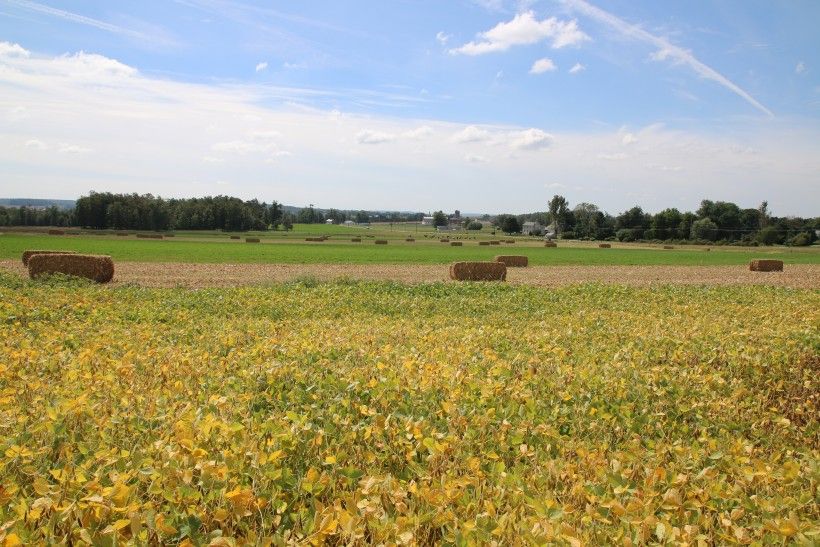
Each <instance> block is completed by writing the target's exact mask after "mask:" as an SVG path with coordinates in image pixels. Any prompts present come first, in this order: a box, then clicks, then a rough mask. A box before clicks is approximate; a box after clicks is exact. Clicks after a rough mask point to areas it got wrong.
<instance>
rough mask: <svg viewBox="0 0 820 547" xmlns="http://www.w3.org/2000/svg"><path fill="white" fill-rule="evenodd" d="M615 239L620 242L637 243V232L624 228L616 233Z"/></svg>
mask: <svg viewBox="0 0 820 547" xmlns="http://www.w3.org/2000/svg"><path fill="white" fill-rule="evenodd" d="M615 237H616V238H618V241H635V240H636V239H638V238H637V236H636V234H635V230H633V229H632V228H622V229H620V230H618V231H617V232H615Z"/></svg>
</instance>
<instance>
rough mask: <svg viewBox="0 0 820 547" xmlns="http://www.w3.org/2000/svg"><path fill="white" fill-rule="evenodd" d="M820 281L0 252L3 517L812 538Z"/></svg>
mask: <svg viewBox="0 0 820 547" xmlns="http://www.w3.org/2000/svg"><path fill="white" fill-rule="evenodd" d="M818 310H820V293H818V291H816V290H806V289H790V288H779V287H721V288H706V287H692V286H660V287H631V288H630V287H624V286H617V285H580V286H579V285H573V286H568V287H561V288H550V289H543V288H538V287H531V286H514V285H509V284H507V285H502V284H456V283H449V284H445V283H439V284H421V285H403V284H396V283H390V282H352V281H344V282H331V283H316V282H309V283H286V284H277V285H273V286H269V287H241V288H232V289H217V288H209V289H202V290H195V291H192V290H187V289H161V288H158V289H154V288H143V287H137V286H118V287H117V286H115V287H113V288H109V287H100V286H94V285H91V284H88V283H81V282H65V281H61V280H59V279H51V280H49V281H36V282H30V281H26V280H23V279H21V278H20V277H18V276H16V275H11V274H7V273H2V272H0V324H2V325H3V328H2V329H0V521H2V523H3V528H2V531H0V535H2V537H0V541H4V540H5V541H7V542H9V541H11V542H12V543H14V542H16V541H18V540H19V541H22V542H26V543H57V542H70V543H75V544H80V543H92V542H93V543H95V544H124V543H127V542H131V543H134V544H146V543H154V544H157V543H185V542H188V543H187V544H208V543H212V544H216V545H232V544H234V542H237V543H243V542H244V543H250V544H256V543H265V542H267V541H270V542H273V543H274V544H283V543H285V542H292V543H294V544H296V543H313V544H321V543H331V544H341V543H345V544H347V543H354V544H355V543H359V544H370V543H380V542H381V543H386V544H388V543H390V544H404V545H416V544H418V545H423V544H430V543H438V542H442V543H448V544H471V543H477V544H481V543H484V544H487V543H493V542H495V543H498V544H514V543H516V542H526V543H558V544H574V545H579V544H587V545H601V544H612V543H629V542H631V543H633V544H635V543H687V544H697V543H698V542H704V543H706V544H725V543H732V542H742V543H749V542H761V543H764V544H775V543H777V544H780V543H786V542H798V543H803V544H811V543H812V542H814V541H816V540H817V538H818V537H820V536H818V534H820V528H819V527H818V522H820V511H818V505H817V503H816V500H817V498H816V496H817V484H818V482H817V481H818V475H817V470H818V467H820V429H818V425H819V424H818V416H819V415H820V412H819V411H820V407H818V394H820V384H818V378H819V377H820V375H819V374H818V373H820V356H818V348H820V311H818Z"/></svg>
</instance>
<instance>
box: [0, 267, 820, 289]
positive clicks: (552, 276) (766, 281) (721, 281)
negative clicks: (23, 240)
mask: <svg viewBox="0 0 820 547" xmlns="http://www.w3.org/2000/svg"><path fill="white" fill-rule="evenodd" d="M0 268H3V269H6V270H9V271H12V272H15V273H17V274H19V275H21V276H25V275H27V270H26V268H25V267H24V266H23V265H22V264H21V263H20V261H18V260H0ZM784 270H785V271H783V272H750V271H749V269H748V267H747V266H743V265H738V266H531V267H528V268H508V269H507V281H508V282H509V283H512V284H528V285H537V286H542V287H557V286H562V285H569V284H573V283H586V282H601V283H618V284H625V285H639V286H645V285H654V284H670V283H671V284H683V285H776V286H783V287H795V288H804V289H820V266H818V265H811V264H787V265H786V266H785V268H784ZM300 277H313V278H316V279H319V280H326V279H337V278H341V277H347V278H351V279H367V280H391V281H400V282H404V283H423V282H434V281H449V279H448V266H447V265H446V264H442V265H399V264H379V265H372V264H182V263H154V262H118V263H117V264H116V265H115V270H114V281H113V284H114V285H121V284H125V283H134V284H138V285H142V286H146V287H189V288H199V287H235V286H239V285H254V284H265V283H277V282H282V281H291V280H293V279H297V278H300Z"/></svg>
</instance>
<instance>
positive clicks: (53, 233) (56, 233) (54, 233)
mask: <svg viewBox="0 0 820 547" xmlns="http://www.w3.org/2000/svg"><path fill="white" fill-rule="evenodd" d="M48 235H50V236H64V235H65V230H49V231H48Z"/></svg>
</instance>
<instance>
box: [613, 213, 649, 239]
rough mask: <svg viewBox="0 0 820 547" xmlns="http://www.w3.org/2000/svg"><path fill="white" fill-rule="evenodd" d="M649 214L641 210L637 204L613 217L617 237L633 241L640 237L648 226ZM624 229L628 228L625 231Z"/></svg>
mask: <svg viewBox="0 0 820 547" xmlns="http://www.w3.org/2000/svg"><path fill="white" fill-rule="evenodd" d="M649 219H650V216H649V215H647V214H646V213H644V212H643V209H641V208H640V207H638V206H635V207H633V208H632V209H629V210H628V211H624V212H623V213H621V214H620V215H618V216H617V217H615V229H616V231H617V233H618V234H620V235H618V239H620V240H622V241H634V240H636V239H642V238H643V233H644V230H646V228H647V227H648V226H649ZM624 230H629V232H625V231H624Z"/></svg>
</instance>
